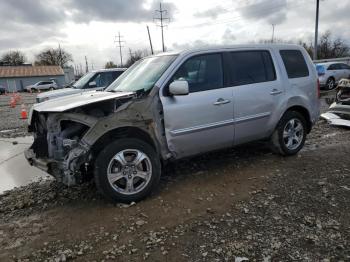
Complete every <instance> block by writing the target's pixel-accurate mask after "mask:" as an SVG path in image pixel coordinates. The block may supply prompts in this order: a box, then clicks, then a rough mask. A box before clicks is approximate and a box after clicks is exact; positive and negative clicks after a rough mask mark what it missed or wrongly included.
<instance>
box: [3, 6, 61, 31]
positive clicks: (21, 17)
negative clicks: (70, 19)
mask: <svg viewBox="0 0 350 262" xmlns="http://www.w3.org/2000/svg"><path fill="white" fill-rule="evenodd" d="M0 18H1V20H2V21H11V22H12V23H17V24H18V23H29V24H33V25H45V26H48V25H52V24H57V23H58V22H60V21H62V20H64V19H65V14H64V13H62V12H61V10H60V8H59V7H58V6H56V5H55V4H53V3H52V1H49V0H16V1H8V0H0Z"/></svg>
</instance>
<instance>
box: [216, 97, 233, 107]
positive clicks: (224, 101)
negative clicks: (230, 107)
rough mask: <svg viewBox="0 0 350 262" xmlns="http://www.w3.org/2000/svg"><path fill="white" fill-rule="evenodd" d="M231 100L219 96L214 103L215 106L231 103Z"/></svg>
mask: <svg viewBox="0 0 350 262" xmlns="http://www.w3.org/2000/svg"><path fill="white" fill-rule="evenodd" d="M230 102H231V100H227V99H223V98H218V100H216V102H215V103H214V105H215V106H219V105H223V104H228V103H230Z"/></svg>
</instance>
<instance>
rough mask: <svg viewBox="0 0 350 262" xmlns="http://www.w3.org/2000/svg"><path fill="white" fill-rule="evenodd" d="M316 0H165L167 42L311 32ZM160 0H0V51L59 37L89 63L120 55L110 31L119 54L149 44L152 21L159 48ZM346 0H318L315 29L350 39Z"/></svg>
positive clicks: (237, 40)
mask: <svg viewBox="0 0 350 262" xmlns="http://www.w3.org/2000/svg"><path fill="white" fill-rule="evenodd" d="M315 2H316V0H221V1H210V0H167V1H163V2H162V3H163V7H164V9H167V10H168V14H167V17H170V23H169V25H168V27H167V28H165V29H164V36H165V44H166V47H167V49H168V50H174V49H183V48H187V47H192V46H198V45H205V44H241V43H251V42H254V41H256V42H257V41H259V39H271V34H272V26H271V24H276V26H275V37H276V38H279V39H284V40H292V41H297V40H298V39H303V40H304V41H307V42H310V41H312V39H313V34H314V27H315ZM157 8H158V9H159V0H99V1H97V0H0V24H1V26H0V35H1V37H0V54H2V53H4V52H6V51H8V50H16V49H18V50H21V51H23V52H24V53H25V54H26V55H27V57H28V59H29V60H30V61H31V60H33V58H34V55H35V54H36V53H37V52H38V51H39V50H41V49H43V48H46V47H57V46H58V44H60V45H61V47H63V48H64V49H66V50H67V51H69V52H70V53H72V55H73V58H74V63H76V64H79V63H83V62H84V56H85V55H86V56H87V57H88V61H89V63H91V62H93V63H94V68H95V69H96V68H101V67H103V66H104V64H105V63H106V62H107V61H109V60H112V61H114V62H117V63H119V61H120V58H119V51H118V49H117V47H116V43H115V42H114V41H115V36H116V35H117V33H118V32H120V34H121V35H122V36H123V40H124V41H125V42H124V43H123V45H124V48H123V56H124V60H126V59H127V56H128V50H129V48H131V49H133V50H136V49H145V48H146V49H149V42H148V36H147V30H146V25H149V27H150V32H151V37H152V40H153V44H154V49H155V50H157V51H160V50H161V33H160V28H159V27H157V26H156V24H155V22H154V21H153V18H154V17H156V13H155V11H154V10H155V9H157ZM349 11H350V0H343V1H341V0H321V1H320V24H319V31H320V33H322V32H324V31H326V30H331V31H332V33H333V35H334V36H340V37H342V38H344V39H345V40H346V41H347V42H348V43H350V30H349V25H350V15H349Z"/></svg>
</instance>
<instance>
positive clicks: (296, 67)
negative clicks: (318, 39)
mask: <svg viewBox="0 0 350 262" xmlns="http://www.w3.org/2000/svg"><path fill="white" fill-rule="evenodd" d="M280 54H281V57H282V60H283V63H284V66H285V68H286V71H287V74H288V78H297V77H305V76H308V75H309V69H308V68H307V65H306V62H305V59H304V56H303V54H302V53H301V52H300V51H299V50H281V51H280Z"/></svg>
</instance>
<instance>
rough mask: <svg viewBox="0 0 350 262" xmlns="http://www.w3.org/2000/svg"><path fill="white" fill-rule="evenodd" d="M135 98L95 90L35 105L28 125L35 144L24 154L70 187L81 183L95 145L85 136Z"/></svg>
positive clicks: (34, 163)
mask: <svg viewBox="0 0 350 262" xmlns="http://www.w3.org/2000/svg"><path fill="white" fill-rule="evenodd" d="M105 93H107V92H105ZM132 98H133V94H132V93H127V94H124V95H122V94H117V95H116V94H112V93H109V94H107V95H105V98H103V99H102V98H101V94H99V93H97V92H96V93H95V94H87V95H86V94H84V95H80V96H76V98H75V100H74V98H73V99H72V97H71V98H67V99H65V98H62V99H57V100H52V101H51V102H50V101H48V102H44V103H41V104H37V105H34V107H33V108H32V109H31V112H30V117H29V127H28V130H29V131H30V132H33V134H34V143H33V144H32V146H31V147H30V148H29V149H27V150H26V151H25V157H26V158H27V160H28V162H29V163H30V164H31V165H33V166H36V167H38V168H39V169H41V170H43V171H45V172H47V173H48V174H50V175H52V176H54V177H55V178H56V179H57V180H58V181H60V182H62V183H64V184H66V185H68V186H70V185H75V184H77V183H80V182H82V181H83V178H84V177H85V174H86V173H87V172H88V171H89V163H90V162H91V157H92V155H91V146H92V145H91V144H88V143H86V142H85V141H84V139H83V137H84V135H85V134H86V133H87V132H88V131H89V130H91V129H92V128H93V127H94V126H95V125H96V123H98V121H99V120H100V119H104V118H106V117H108V116H109V115H111V114H113V113H115V112H116V110H117V108H118V107H120V105H122V104H124V103H126V102H128V101H130V100H131V99H132ZM70 100H74V101H70Z"/></svg>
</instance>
